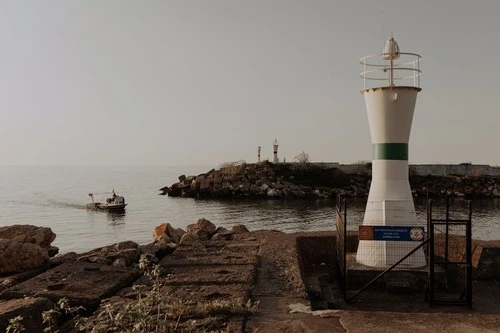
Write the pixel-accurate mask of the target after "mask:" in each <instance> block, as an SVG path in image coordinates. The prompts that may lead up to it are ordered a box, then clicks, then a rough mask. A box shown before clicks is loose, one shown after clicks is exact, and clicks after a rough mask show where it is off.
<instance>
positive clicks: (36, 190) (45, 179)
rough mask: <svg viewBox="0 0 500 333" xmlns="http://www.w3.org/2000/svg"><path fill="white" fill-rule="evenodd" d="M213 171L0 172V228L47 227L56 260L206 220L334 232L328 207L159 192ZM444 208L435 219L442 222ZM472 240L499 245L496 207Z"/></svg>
mask: <svg viewBox="0 0 500 333" xmlns="http://www.w3.org/2000/svg"><path fill="white" fill-rule="evenodd" d="M210 169H212V166H175V167H172V166H0V226H7V225H14V224H31V225H36V226H43V227H49V228H51V229H52V231H53V232H54V233H55V234H56V235H57V237H56V239H55V241H54V242H53V243H52V245H54V246H57V247H59V252H60V253H67V252H72V251H74V252H78V253H81V252H85V251H88V250H91V249H95V248H97V247H101V246H106V245H111V244H114V243H117V242H121V241H126V240H132V241H135V242H137V243H139V244H147V243H150V242H151V241H152V234H153V230H154V228H155V227H156V226H157V225H159V224H161V223H165V222H168V223H170V224H171V225H173V226H174V227H176V228H183V229H184V228H185V227H186V226H187V225H189V224H192V223H196V221H198V219H200V218H206V219H208V220H210V221H212V222H213V223H214V224H215V225H217V226H222V227H226V228H231V227H232V226H233V225H234V224H237V223H241V224H244V225H245V226H247V228H248V229H249V230H259V229H266V230H278V231H282V232H285V233H292V232H299V231H320V230H327V231H333V230H335V201H334V200H325V199H322V200H249V199H246V200H243V199H229V200H228V199H225V200H211V199H192V198H171V197H168V196H162V195H159V193H160V191H159V189H160V188H162V187H164V186H170V185H172V184H173V183H175V182H177V181H178V176H180V175H182V174H185V175H186V176H189V175H198V174H200V173H204V172H207V171H208V170H210ZM113 190H114V191H115V192H116V193H117V194H118V195H122V196H124V197H125V200H126V203H127V204H128V205H127V207H126V209H125V211H124V212H122V213H109V212H105V211H93V210H87V208H86V204H87V203H90V202H91V199H90V197H89V196H88V194H89V193H93V194H94V197H95V198H96V199H104V198H105V197H106V196H107V195H109V193H110V192H111V191H113ZM426 203H427V200H425V198H416V199H415V208H416V211H417V218H418V220H419V223H423V224H425V221H426V214H427V213H426V212H427V211H426ZM365 205H366V198H358V199H350V200H349V201H348V208H347V212H348V221H349V220H350V221H362V218H363V214H364V208H365ZM444 207H445V203H444V201H443V200H436V201H435V213H434V215H436V216H439V215H441V216H442V215H443V214H444ZM466 207H467V202H466V201H465V200H460V199H455V200H454V201H453V202H452V203H451V208H452V209H451V210H452V211H453V212H454V213H453V214H455V215H453V216H452V217H457V218H461V217H463V216H466V215H467V208H466ZM472 207H473V213H472V236H473V238H474V239H482V240H494V239H500V228H499V222H500V199H482V200H476V201H473V202H472Z"/></svg>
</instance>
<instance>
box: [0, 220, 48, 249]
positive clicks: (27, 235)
mask: <svg viewBox="0 0 500 333" xmlns="http://www.w3.org/2000/svg"><path fill="white" fill-rule="evenodd" d="M0 238H4V239H10V240H13V241H17V242H19V243H31V244H36V245H39V246H41V247H43V248H48V247H49V246H50V244H51V243H52V242H53V241H54V239H56V234H55V233H53V232H52V229H50V228H46V227H37V226H34V225H28V224H26V225H20V224H16V225H11V226H7V227H0Z"/></svg>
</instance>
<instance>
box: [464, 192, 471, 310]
mask: <svg viewBox="0 0 500 333" xmlns="http://www.w3.org/2000/svg"><path fill="white" fill-rule="evenodd" d="M467 208H468V209H469V223H467V227H466V235H465V242H466V245H465V249H466V250H465V255H466V256H467V268H466V284H467V287H466V295H465V297H466V303H467V306H468V307H469V308H472V201H470V200H469V202H468V207H467Z"/></svg>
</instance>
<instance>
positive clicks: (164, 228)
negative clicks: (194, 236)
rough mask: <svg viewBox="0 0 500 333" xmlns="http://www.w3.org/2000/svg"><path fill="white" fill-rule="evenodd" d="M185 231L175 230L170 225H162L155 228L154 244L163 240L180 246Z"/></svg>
mask: <svg viewBox="0 0 500 333" xmlns="http://www.w3.org/2000/svg"><path fill="white" fill-rule="evenodd" d="M183 234H184V231H183V230H182V229H175V228H174V227H172V226H171V225H170V223H162V224H160V225H158V226H156V227H155V229H154V231H153V242H157V241H159V240H161V239H163V240H164V239H168V240H171V241H172V242H174V243H176V244H179V242H180V240H181V237H182V235H183Z"/></svg>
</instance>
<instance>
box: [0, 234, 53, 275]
mask: <svg viewBox="0 0 500 333" xmlns="http://www.w3.org/2000/svg"><path fill="white" fill-rule="evenodd" d="M48 265H49V255H48V253H47V251H46V250H44V249H42V248H41V247H40V246H38V245H36V244H31V243H19V242H17V241H15V240H10V239H1V238H0V274H11V273H19V272H23V271H26V270H31V269H37V268H42V267H48Z"/></svg>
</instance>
